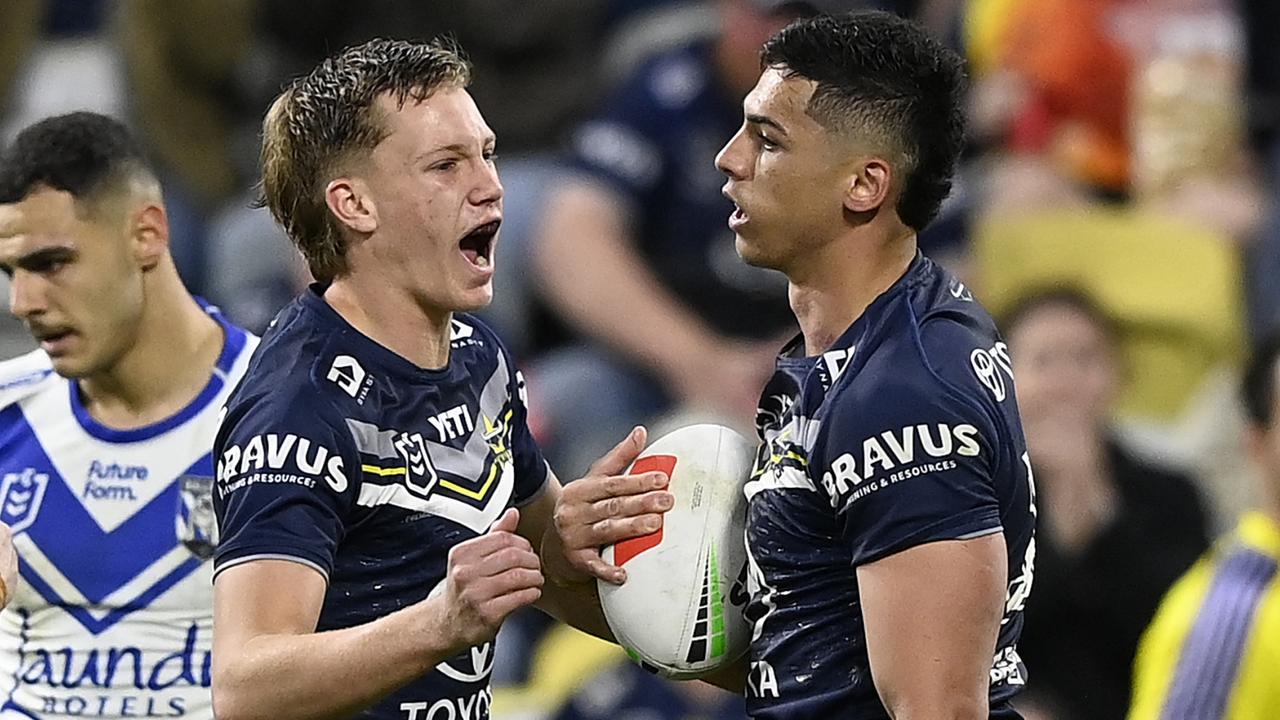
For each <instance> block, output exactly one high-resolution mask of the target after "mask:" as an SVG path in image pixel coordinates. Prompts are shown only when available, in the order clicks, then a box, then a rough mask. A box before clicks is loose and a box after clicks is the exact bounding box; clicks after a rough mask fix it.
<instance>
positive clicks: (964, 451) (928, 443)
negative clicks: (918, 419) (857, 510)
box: [822, 423, 981, 508]
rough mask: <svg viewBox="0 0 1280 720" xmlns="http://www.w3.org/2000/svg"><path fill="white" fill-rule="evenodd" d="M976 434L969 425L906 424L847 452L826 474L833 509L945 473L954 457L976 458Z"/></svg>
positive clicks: (826, 486) (828, 494) (953, 461)
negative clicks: (900, 484)
mask: <svg viewBox="0 0 1280 720" xmlns="http://www.w3.org/2000/svg"><path fill="white" fill-rule="evenodd" d="M980 450H981V446H980V445H979V444H978V429H977V428H976V427H974V426H973V425H969V424H968V423H964V424H960V425H948V424H946V423H937V424H934V425H927V424H921V425H908V426H906V427H903V428H899V429H898V430H886V431H884V432H882V433H880V434H879V435H876V436H873V437H869V438H867V439H866V440H863V441H862V447H861V451H860V452H858V453H853V452H848V453H845V454H843V455H841V456H840V457H838V458H836V459H835V460H834V461H833V462H832V463H831V469H830V470H827V471H826V472H825V473H823V474H822V486H823V487H824V488H825V489H826V491H827V496H828V499H829V500H830V502H831V506H832V507H835V508H840V507H845V506H847V505H848V504H849V503H853V502H857V501H858V500H861V499H862V498H864V497H867V496H868V495H871V494H872V493H874V492H877V491H879V490H881V489H884V488H886V487H889V486H891V485H895V484H897V483H899V482H902V481H903V480H909V479H911V478H916V477H920V476H922V475H930V474H933V473H939V472H947V471H949V470H954V469H956V467H957V464H956V457H957V456H959V457H976V456H977V455H978V453H979V452H980Z"/></svg>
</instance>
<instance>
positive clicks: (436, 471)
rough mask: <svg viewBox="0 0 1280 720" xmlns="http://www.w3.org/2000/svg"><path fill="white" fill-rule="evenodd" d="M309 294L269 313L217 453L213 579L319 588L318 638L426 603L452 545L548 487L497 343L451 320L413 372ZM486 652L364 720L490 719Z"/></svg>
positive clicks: (485, 648) (399, 694)
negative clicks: (285, 574) (445, 336)
mask: <svg viewBox="0 0 1280 720" xmlns="http://www.w3.org/2000/svg"><path fill="white" fill-rule="evenodd" d="M319 292H320V289H319V288H318V287H313V288H312V289H311V290H309V291H308V292H306V293H304V294H303V296H302V297H300V298H299V299H298V300H296V301H295V302H294V303H293V304H292V305H290V306H289V307H287V308H285V309H284V310H283V311H282V312H281V313H280V315H279V316H277V318H276V320H275V322H274V323H273V325H272V327H271V328H270V329H269V330H268V331H267V333H266V334H265V336H264V337H263V342H262V347H261V349H260V350H259V351H258V353H257V355H256V356H255V357H254V360H253V362H252V364H251V366H250V368H249V371H248V374H247V376H246V377H245V379H244V382H243V383H242V384H241V386H240V387H239V388H238V389H237V390H236V391H235V393H234V394H233V396H232V398H231V401H230V402H229V403H228V405H227V415H226V418H225V420H224V421H223V425H222V428H221V430H220V431H219V432H218V439H217V443H216V446H215V453H216V455H217V458H218V462H217V484H216V488H215V493H214V507H215V511H216V514H217V517H218V521H219V526H220V528H221V531H222V541H221V543H220V544H219V546H218V551H217V556H216V558H215V561H214V563H215V570H214V571H215V573H218V572H222V571H224V570H226V569H227V568H229V567H232V566H234V565H237V564H240V563H245V562H251V561H253V560H257V559H264V558H281V559H288V560H291V561H294V562H298V563H302V564H304V565H307V566H310V567H312V568H314V569H316V570H317V571H318V572H320V573H321V574H323V575H324V576H325V577H326V578H327V579H328V589H327V592H326V595H325V599H324V604H323V607H322V610H321V613H320V619H319V622H318V624H317V628H316V629H317V631H324V630H332V629H337V628H345V627H351V626H354V625H360V624H363V623H367V622H370V621H372V620H376V619H378V618H380V617H382V616H384V615H387V614H388V613H391V612H393V611H395V610H398V609H400V608H403V607H405V606H407V605H411V604H413V603H416V602H418V601H420V600H423V599H424V598H426V597H427V595H428V594H429V593H430V592H431V591H432V590H433V589H434V588H435V587H436V586H437V585H439V584H441V583H442V582H443V580H444V577H445V569H446V564H447V559H448V553H449V548H451V547H453V546H454V545H456V544H458V543H460V542H462V541H464V540H468V539H471V538H474V537H477V536H479V535H481V534H483V533H484V532H485V531H486V530H487V529H488V528H489V526H490V525H491V524H492V523H493V522H494V521H495V520H497V519H498V517H499V516H500V515H501V514H502V512H503V511H504V510H505V509H506V508H508V507H511V506H513V505H515V506H519V505H522V504H524V503H527V502H529V501H530V500H532V499H533V498H534V497H535V496H536V495H537V493H538V492H539V491H540V490H541V488H542V486H543V483H544V481H545V480H546V478H547V472H548V471H547V466H546V462H545V461H544V460H543V458H542V454H541V452H540V451H539V450H538V447H537V445H535V444H534V442H533V439H532V436H531V435H530V434H529V429H528V425H527V423H526V418H525V414H526V413H525V404H524V401H523V399H522V397H521V396H522V392H523V388H522V381H521V380H520V376H519V374H518V373H517V372H516V371H515V369H514V366H513V365H512V363H511V359H510V357H509V356H508V355H507V353H506V351H505V350H504V349H503V347H502V345H501V343H499V342H498V339H497V337H496V336H495V335H494V334H493V333H492V332H491V331H490V330H489V329H488V328H486V327H485V326H484V325H482V324H481V323H480V322H479V321H478V320H476V319H474V318H472V317H469V316H466V315H457V316H455V319H454V321H453V325H452V338H451V343H450V352H449V363H448V365H447V366H446V367H444V368H443V369H440V370H424V369H422V368H419V367H417V366H415V365H413V364H412V363H410V362H409V361H408V360H405V359H404V358H402V357H400V356H398V355H396V354H395V353H393V352H392V351H390V350H388V349H387V348H385V347H383V346H381V345H379V344H377V343H375V342H374V341H373V340H371V339H369V338H367V337H365V336H364V335H362V334H361V333H360V332H358V331H357V330H355V329H354V328H352V327H351V326H350V325H349V324H348V323H347V322H346V321H345V320H343V319H342V317H341V316H340V315H338V313H337V312H335V311H334V310H333V309H332V308H331V307H329V305H328V304H327V303H326V302H325V301H324V299H323V297H321V295H320V294H318V293H319ZM493 657H494V656H493V646H492V644H491V643H486V644H484V645H482V646H479V647H474V648H471V649H469V650H467V651H466V652H463V653H462V654H460V655H459V656H458V657H456V658H453V659H451V660H449V661H447V662H445V663H443V664H441V665H440V666H438V667H437V668H435V669H434V670H433V671H431V672H429V673H427V674H426V675H424V676H422V677H421V678H418V679H417V680H415V681H413V682H411V683H409V684H408V685H407V686H405V687H403V688H401V689H400V690H398V691H396V692H395V693H393V694H392V695H390V696H389V697H387V698H385V699H384V700H383V701H381V702H379V703H378V704H376V705H375V706H373V707H372V708H370V709H369V710H367V711H365V712H364V713H362V714H361V715H360V717H366V718H396V719H401V720H427V718H443V717H449V718H455V719H456V720H477V719H483V718H488V717H489V705H490V700H491V695H490V691H489V673H490V670H491V668H492V664H493Z"/></svg>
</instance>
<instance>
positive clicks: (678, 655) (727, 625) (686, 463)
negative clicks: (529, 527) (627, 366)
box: [599, 425, 755, 679]
mask: <svg viewBox="0 0 1280 720" xmlns="http://www.w3.org/2000/svg"><path fill="white" fill-rule="evenodd" d="M754 455H755V446H754V445H753V444H752V443H750V442H748V441H747V440H746V438H744V437H742V435H740V434H738V433H737V432H734V431H733V430H730V429H729V428H726V427H721V426H719V425H690V426H687V427H683V428H680V429H678V430H675V431H673V432H671V433H669V434H667V435H664V436H663V437H661V438H659V439H658V440H657V441H655V442H654V443H653V444H651V445H650V446H649V447H647V448H645V450H644V452H642V453H640V457H638V458H636V461H635V462H634V463H633V464H632V466H631V468H630V469H629V470H628V472H629V473H643V472H652V471H654V470H658V471H661V472H663V473H665V474H666V475H667V476H668V477H669V478H670V479H671V482H670V484H669V485H668V488H667V489H668V490H669V491H670V492H671V493H672V495H674V496H675V505H674V507H672V509H671V510H669V511H668V512H667V513H666V514H665V515H664V516H663V523H662V527H661V528H659V529H658V530H657V531H656V532H654V533H651V534H649V535H646V536H644V537H639V538H635V539H632V540H626V541H623V542H620V543H617V544H615V545H610V546H607V547H605V548H604V551H603V556H604V559H605V561H606V562H609V563H611V564H614V565H618V566H620V567H622V568H624V569H625V570H626V571H627V581H626V582H625V583H623V584H622V585H620V586H619V585H612V584H609V583H606V582H603V581H601V582H599V589H600V605H601V607H602V608H603V609H604V616H605V619H606V620H608V622H609V628H610V629H611V630H613V635H614V637H615V638H617V640H618V643H619V644H620V645H622V647H623V648H625V649H626V650H627V653H628V654H629V655H630V656H631V657H632V659H633V660H635V661H637V662H638V663H640V665H641V666H642V667H645V668H646V669H648V670H650V671H652V672H655V673H657V674H659V675H662V676H664V677H672V678H680V679H685V678H695V677H700V676H702V675H705V674H707V673H709V672H711V671H713V670H716V669H718V668H720V667H723V666H725V665H727V664H729V663H732V662H733V661H735V660H737V659H738V658H739V657H741V656H742V654H743V653H745V652H746V650H747V646H748V644H749V643H750V640H751V628H750V626H749V625H748V624H747V622H746V620H745V619H744V618H743V615H742V611H743V606H744V605H745V604H746V587H745V584H746V576H747V575H746V560H747V556H746V547H745V540H744V536H743V532H744V528H745V524H746V510H747V507H746V496H745V495H744V494H743V491H742V486H743V485H744V484H745V483H746V481H747V476H748V475H749V474H750V472H751V464H752V459H753V457H754ZM735 586H736V587H735Z"/></svg>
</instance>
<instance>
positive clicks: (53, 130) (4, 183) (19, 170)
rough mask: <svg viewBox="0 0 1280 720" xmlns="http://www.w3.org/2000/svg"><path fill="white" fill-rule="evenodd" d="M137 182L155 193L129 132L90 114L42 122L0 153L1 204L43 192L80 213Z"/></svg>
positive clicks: (152, 179)
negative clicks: (54, 193) (65, 196)
mask: <svg viewBox="0 0 1280 720" xmlns="http://www.w3.org/2000/svg"><path fill="white" fill-rule="evenodd" d="M135 183H147V184H149V185H151V186H153V187H155V188H157V190H158V188H159V182H158V181H157V180H156V177H155V173H154V172H152V170H151V168H150V166H149V165H148V163H147V160H146V156H145V154H144V153H143V151H142V148H141V147H140V146H139V145H138V143H137V141H136V140H135V139H134V138H133V136H132V135H131V134H130V133H129V131H128V129H126V128H125V126H124V125H123V124H122V123H121V122H120V121H119V120H116V119H114V118H111V117H108V116H106V115H100V114H98V113H92V112H74V113H70V114H67V115H58V116H55V117H50V118H45V119H44V120H40V121H39V122H36V123H34V124H32V125H30V126H28V127H27V128H25V129H23V130H22V132H20V133H18V135H17V137H15V138H14V140H13V142H12V143H10V144H9V146H8V147H7V148H5V149H4V151H3V152H2V153H0V204H9V203H17V202H21V201H22V200H23V199H25V198H26V197H27V196H28V195H30V194H31V193H33V192H35V191H36V190H37V189H39V188H41V187H48V188H52V189H54V190H61V191H64V192H66V193H69V194H70V195H71V196H72V197H74V198H75V199H76V201H77V202H76V206H77V208H78V211H90V210H92V209H93V208H95V207H96V206H97V203H98V202H99V201H100V200H102V199H104V198H106V197H108V196H111V195H113V194H115V193H119V192H122V191H125V190H128V189H130V188H131V187H133V186H134V184H135Z"/></svg>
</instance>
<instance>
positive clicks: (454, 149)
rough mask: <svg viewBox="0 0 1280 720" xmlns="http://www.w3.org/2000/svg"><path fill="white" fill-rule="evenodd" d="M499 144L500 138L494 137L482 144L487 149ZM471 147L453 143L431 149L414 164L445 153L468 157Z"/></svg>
mask: <svg viewBox="0 0 1280 720" xmlns="http://www.w3.org/2000/svg"><path fill="white" fill-rule="evenodd" d="M497 142H498V138H497V137H495V136H493V135H490V136H488V137H486V138H485V139H484V143H483V144H482V146H483V147H485V148H488V147H492V146H493V145H495V144H497ZM471 147H472V146H471V145H470V144H468V143H451V144H449V145H441V146H439V147H434V148H431V149H430V150H424V151H423V152H420V153H418V155H417V156H416V157H414V159H413V160H414V162H420V161H422V160H426V159H427V158H429V157H431V156H432V155H438V154H439V153H443V152H451V153H457V154H458V155H466V154H467V153H468V152H471Z"/></svg>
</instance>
